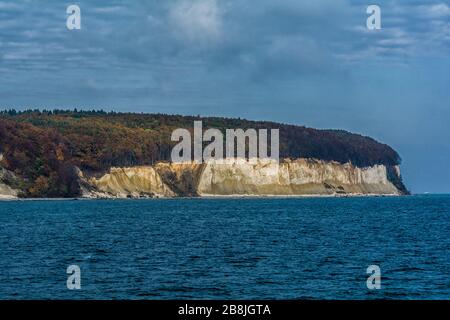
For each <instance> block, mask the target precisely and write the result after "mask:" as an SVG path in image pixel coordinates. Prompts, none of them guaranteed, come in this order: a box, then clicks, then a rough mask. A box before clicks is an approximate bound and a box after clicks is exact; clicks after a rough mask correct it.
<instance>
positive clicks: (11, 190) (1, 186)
mask: <svg viewBox="0 0 450 320" xmlns="http://www.w3.org/2000/svg"><path fill="white" fill-rule="evenodd" d="M0 158H3V156H2V155H1V154H0ZM18 184H19V179H18V178H17V177H16V175H15V174H14V173H12V172H11V171H9V170H6V169H5V168H2V167H0V199H15V198H17V197H18V195H19V193H20V190H18V189H17V188H15V187H14V186H15V185H18Z"/></svg>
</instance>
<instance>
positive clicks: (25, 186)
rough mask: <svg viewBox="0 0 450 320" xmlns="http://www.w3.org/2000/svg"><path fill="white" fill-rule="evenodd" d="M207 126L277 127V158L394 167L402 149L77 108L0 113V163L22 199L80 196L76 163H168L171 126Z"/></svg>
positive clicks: (326, 133)
mask: <svg viewBox="0 0 450 320" xmlns="http://www.w3.org/2000/svg"><path fill="white" fill-rule="evenodd" d="M198 120H202V121H203V129H204V130H206V129H208V128H217V129H220V130H223V131H224V130H225V129H238V128H240V129H244V130H245V129H248V128H254V129H279V130H280V158H293V159H294V158H315V159H320V160H327V161H330V160H334V161H337V162H340V163H347V162H351V163H353V164H354V165H356V166H359V167H367V166H372V165H375V164H384V165H397V164H400V162H401V159H400V156H399V155H398V153H397V152H396V151H395V150H393V149H392V148H391V147H390V146H388V145H386V144H382V143H379V142H377V141H375V140H374V139H372V138H369V137H364V136H361V135H358V134H352V133H349V132H346V131H343V130H317V129H312V128H306V127H303V126H295V125H287V124H278V123H274V122H266V121H249V120H243V119H234V118H219V117H200V116H181V115H167V114H138V113H116V112H105V111H101V110H100V111H95V110H93V111H77V110H76V109H75V110H71V111H68V110H51V111H47V110H42V111H41V110H27V111H22V112H18V111H16V110H5V111H1V112H0V152H1V153H2V154H3V158H2V159H1V161H0V166H1V167H3V168H5V169H8V170H10V171H12V172H14V173H15V174H16V175H17V176H18V177H20V178H21V182H20V185H16V186H15V187H17V188H19V189H21V190H23V195H22V196H25V197H74V196H78V195H79V192H80V190H79V186H78V182H77V174H76V170H75V168H76V167H79V168H80V169H82V170H83V171H86V172H92V173H95V172H105V171H107V170H108V169H109V168H110V167H113V166H120V167H123V166H134V165H151V164H154V163H156V162H158V161H169V160H170V154H171V150H172V147H173V146H174V145H175V144H176V142H172V141H170V137H171V134H172V131H173V130H175V129H176V128H186V129H190V128H193V124H194V121H198Z"/></svg>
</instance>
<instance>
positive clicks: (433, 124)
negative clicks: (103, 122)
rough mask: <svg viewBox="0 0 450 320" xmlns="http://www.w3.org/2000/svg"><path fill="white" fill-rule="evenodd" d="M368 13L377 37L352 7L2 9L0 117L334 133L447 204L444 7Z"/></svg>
mask: <svg viewBox="0 0 450 320" xmlns="http://www.w3.org/2000/svg"><path fill="white" fill-rule="evenodd" d="M44 3H45V4H44ZM377 3H378V4H379V5H380V7H381V9H382V30H379V31H369V30H367V28H366V19H367V14H366V8H367V6H368V5H369V4H372V3H370V2H366V1H360V0H358V1H350V0H315V1H306V0H281V1H278V0H276V1H275V0H270V1H269V0H258V1H249V0H173V1H149V0H140V1H139V0H138V1H99V0H98V1H76V2H64V1H56V0H52V1H45V2H44V1H26V0H22V1H20V0H15V1H0V75H1V77H0V99H1V100H0V101H1V106H2V107H16V108H19V109H21V108H25V107H42V108H44V107H46V108H55V107H58V108H68V107H71V108H72V107H77V108H80V107H81V108H82V107H85V108H104V109H109V110H111V109H114V110H118V111H137V112H164V113H181V114H202V115H219V116H234V117H246V118H250V119H257V120H258V119H267V120H274V121H282V122H289V123H294V124H302V125H307V126H312V127H319V128H339V129H346V130H350V131H354V132H358V133H362V134H365V135H370V136H373V137H375V138H377V139H379V140H381V141H383V142H385V143H388V144H390V145H392V146H393V147H394V148H396V149H397V150H398V151H399V152H400V154H401V155H402V157H403V159H404V166H403V167H404V174H405V179H406V183H407V184H408V186H410V187H411V189H412V190H413V191H417V192H423V191H430V192H436V191H439V192H450V186H449V185H448V183H447V181H449V180H450V169H449V168H447V165H448V162H449V160H450V148H449V146H450V144H449V142H448V138H449V136H450V129H449V126H448V119H449V118H450V111H449V107H448V104H449V102H448V101H449V95H450V94H449V91H450V90H449V89H450V88H449V78H450V76H449V73H448V70H450V69H449V67H450V58H449V57H450V55H449V53H450V3H449V1H443V0H441V1H439V0H438V1H425V0H412V1H411V0H408V1H407V0H404V1H401V0H397V1H387V0H383V1H378V2H377ZM70 4H77V5H79V6H80V8H81V15H82V20H81V21H82V22H81V23H82V29H81V30H74V31H69V30H67V29H66V8H67V6H68V5H70Z"/></svg>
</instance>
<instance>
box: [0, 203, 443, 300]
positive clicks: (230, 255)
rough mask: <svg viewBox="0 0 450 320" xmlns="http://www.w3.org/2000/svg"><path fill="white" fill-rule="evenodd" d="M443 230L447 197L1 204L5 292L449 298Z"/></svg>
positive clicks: (6, 295)
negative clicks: (77, 282)
mask: <svg viewBox="0 0 450 320" xmlns="http://www.w3.org/2000/svg"><path fill="white" fill-rule="evenodd" d="M449 235H450V195H417V196H405V197H349V198H220V199H197V198H192V199H154V200H64V201H56V200H40V201H2V202H0V299H74V300H78V299H100V300H104V299H125V300H142V299H150V300H156V299H163V300H169V299H170V300H172V299H259V300H264V299H332V300H335V299H338V300H341V299H356V300H366V299H426V300H429V299H449V298H450V239H449ZM71 266H72V267H71ZM73 266H75V268H79V272H78V271H76V272H75V271H73V270H74V269H73V268H74V267H73ZM371 266H372V267H371ZM373 266H375V269H373V268H374V267H373ZM68 268H69V270H68ZM368 268H369V270H368ZM373 270H377V271H373ZM68 271H69V273H68ZM74 272H75V273H74ZM373 272H376V274H374V273H373ZM374 275H376V277H374ZM74 277H77V279H78V280H79V287H75V288H74V286H73V284H74V283H76V280H74V279H75V278H74ZM374 284H377V286H374Z"/></svg>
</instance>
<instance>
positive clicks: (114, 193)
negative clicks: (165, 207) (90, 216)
mask: <svg viewBox="0 0 450 320" xmlns="http://www.w3.org/2000/svg"><path fill="white" fill-rule="evenodd" d="M80 184H81V187H82V191H83V196H85V197H118V198H126V197H131V198H137V197H173V196H233V195H237V196H270V195H276V196H290V195H292V196H295V195H298V196H301V195H359V194H361V195H363V194H374V195H400V194H404V193H406V189H405V188H404V186H403V184H402V183H401V177H400V171H399V168H398V167H397V166H396V167H386V166H383V165H375V166H372V167H367V168H359V167H355V166H353V165H351V164H340V163H337V162H326V161H320V160H313V159H298V160H288V159H286V160H284V161H282V162H281V163H280V164H278V163H276V162H274V161H271V160H262V161H261V160H255V161H254V162H248V161H246V160H244V159H237V160H235V159H226V160H222V161H209V162H207V163H204V164H195V163H183V164H174V163H158V164H156V165H155V166H153V167H149V166H145V167H132V168H112V169H111V170H110V172H109V173H107V174H105V175H103V176H101V177H99V178H95V177H91V178H85V177H84V176H83V175H82V174H81V173H80Z"/></svg>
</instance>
